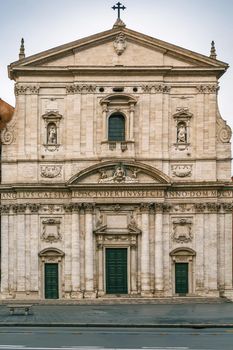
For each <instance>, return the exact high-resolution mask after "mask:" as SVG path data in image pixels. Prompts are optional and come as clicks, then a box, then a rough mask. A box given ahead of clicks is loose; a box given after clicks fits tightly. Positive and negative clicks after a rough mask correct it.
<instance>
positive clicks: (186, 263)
mask: <svg viewBox="0 0 233 350" xmlns="http://www.w3.org/2000/svg"><path fill="white" fill-rule="evenodd" d="M181 264H185V265H186V266H187V270H186V272H187V276H186V281H187V289H188V291H187V292H185V293H179V292H177V291H176V283H177V266H178V265H181ZM174 266H175V293H176V294H177V295H181V294H182V295H183V296H184V295H187V294H189V284H190V283H189V263H188V262H176V263H175V264H174Z"/></svg>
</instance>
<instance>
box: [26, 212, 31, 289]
mask: <svg viewBox="0 0 233 350" xmlns="http://www.w3.org/2000/svg"><path fill="white" fill-rule="evenodd" d="M30 243H31V220H30V213H27V214H26V215H25V284H26V285H25V288H26V294H27V295H29V294H30V287H31V286H30V270H31V259H30V258H31V256H30V254H31V246H30Z"/></svg>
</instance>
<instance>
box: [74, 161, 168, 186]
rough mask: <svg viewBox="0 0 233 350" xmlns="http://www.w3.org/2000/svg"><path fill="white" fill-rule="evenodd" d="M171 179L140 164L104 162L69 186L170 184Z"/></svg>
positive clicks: (85, 172)
mask: <svg viewBox="0 0 233 350" xmlns="http://www.w3.org/2000/svg"><path fill="white" fill-rule="evenodd" d="M169 183H171V180H170V178H169V177H168V176H167V175H165V174H163V173H162V172H161V171H159V170H158V169H156V168H153V167H151V166H149V165H146V164H143V163H140V162H130V161H121V162H112V161H108V162H103V163H99V164H96V165H94V166H91V167H89V168H86V169H84V170H82V171H80V172H79V173H78V174H76V175H75V176H73V177H72V178H71V179H70V181H69V182H68V185H72V186H75V185H77V186H78V185H82V186H83V185H96V184H98V185H99V186H118V187H119V186H122V185H123V186H124V185H127V186H132V185H143V184H169Z"/></svg>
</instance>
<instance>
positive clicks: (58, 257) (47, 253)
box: [38, 247, 65, 299]
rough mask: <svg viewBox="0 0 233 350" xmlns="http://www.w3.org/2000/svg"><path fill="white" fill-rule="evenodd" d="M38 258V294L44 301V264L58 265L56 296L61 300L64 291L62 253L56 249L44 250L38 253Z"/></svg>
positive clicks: (63, 254)
mask: <svg viewBox="0 0 233 350" xmlns="http://www.w3.org/2000/svg"><path fill="white" fill-rule="evenodd" d="M38 255H39V258H40V262H39V263H40V269H39V271H40V276H39V281H40V282H39V286H40V287H39V293H40V296H41V297H42V298H43V299H44V298H45V264H58V281H59V286H58V295H59V298H62V296H63V294H64V291H63V289H62V288H63V287H62V286H63V285H64V283H63V260H64V256H65V253H64V252H62V251H61V250H60V249H57V248H53V247H50V248H45V249H43V250H42V251H40V252H39V254H38Z"/></svg>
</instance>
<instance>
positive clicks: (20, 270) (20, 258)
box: [15, 204, 26, 294]
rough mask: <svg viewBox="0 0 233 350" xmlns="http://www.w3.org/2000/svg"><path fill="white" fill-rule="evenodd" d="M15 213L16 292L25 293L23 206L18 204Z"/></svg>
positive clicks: (24, 207)
mask: <svg viewBox="0 0 233 350" xmlns="http://www.w3.org/2000/svg"><path fill="white" fill-rule="evenodd" d="M15 209H16V211H17V292H20V294H23V293H25V287H26V286H25V282H26V278H25V272H26V269H25V267H26V260H25V255H26V254H25V253H26V246H25V215H24V214H25V209H26V205H25V204H18V205H17V206H16V208H15Z"/></svg>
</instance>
